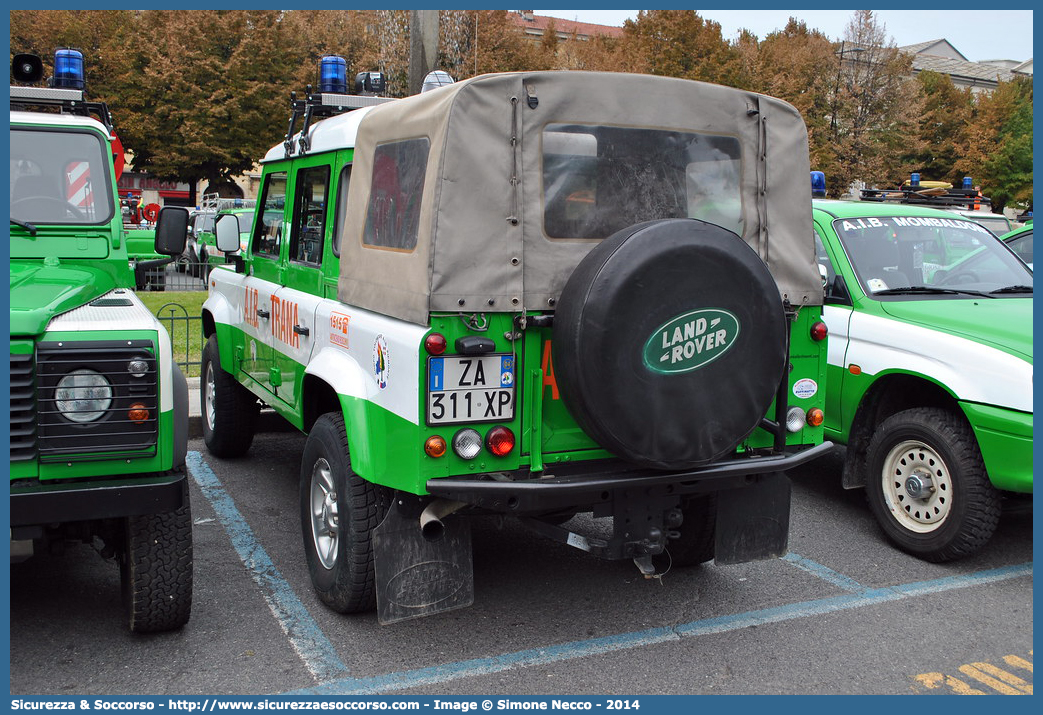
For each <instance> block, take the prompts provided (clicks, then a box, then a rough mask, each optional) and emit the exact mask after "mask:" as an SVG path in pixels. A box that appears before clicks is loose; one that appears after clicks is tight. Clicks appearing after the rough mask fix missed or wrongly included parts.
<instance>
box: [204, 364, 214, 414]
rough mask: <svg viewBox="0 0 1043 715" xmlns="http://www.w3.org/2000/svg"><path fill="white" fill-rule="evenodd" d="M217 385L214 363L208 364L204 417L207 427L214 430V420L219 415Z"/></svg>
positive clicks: (205, 382)
mask: <svg viewBox="0 0 1043 715" xmlns="http://www.w3.org/2000/svg"><path fill="white" fill-rule="evenodd" d="M216 399H217V385H216V384H215V382H214V363H212V362H208V363H207V364H206V378H205V381H204V384H203V407H204V409H203V415H204V416H205V417H206V426H207V427H209V428H210V429H211V430H212V429H214V418H215V415H216V413H217V407H216Z"/></svg>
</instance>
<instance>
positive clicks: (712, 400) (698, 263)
mask: <svg viewBox="0 0 1043 715" xmlns="http://www.w3.org/2000/svg"><path fill="white" fill-rule="evenodd" d="M553 330H554V333H553V341H554V342H553V350H552V360H553V367H554V374H555V378H556V381H557V385H558V389H559V392H560V395H561V399H562V400H563V401H564V402H565V406H566V407H567V408H568V410H569V412H570V413H571V414H572V416H573V418H574V419H575V420H576V422H577V424H578V425H579V426H580V427H581V428H582V429H583V430H584V431H585V432H586V433H587V434H588V435H589V436H590V437H591V438H593V439H594V440H595V441H596V442H597V443H598V444H600V445H601V446H602V447H604V448H605V449H607V450H609V451H610V452H612V453H613V454H616V455H618V456H620V457H623V458H624V459H627V460H629V461H631V462H634V463H636V464H639V465H642V466H647V467H655V468H660V469H684V468H689V467H694V466H698V465H700V464H705V463H707V462H710V461H712V460H715V459H719V458H721V457H723V456H725V455H727V454H728V453H730V452H733V451H734V450H735V448H736V447H737V446H738V445H739V444H740V443H741V442H742V441H743V440H744V439H745V438H746V437H747V436H749V434H750V433H751V432H752V431H753V430H754V429H755V428H756V427H757V425H758V424H759V423H760V420H761V418H763V417H765V416H766V415H767V411H768V408H769V407H770V405H771V402H772V400H773V399H774V397H775V393H776V391H777V390H778V386H779V382H780V381H781V380H782V377H783V374H784V371H785V369H786V366H787V363H788V360H787V325H786V318H785V313H784V310H783V306H782V299H781V297H780V295H779V290H778V287H777V286H776V284H775V280H774V279H773V278H772V276H771V273H769V271H768V269H767V266H765V265H764V262H763V261H761V259H760V257H759V256H758V255H757V253H756V252H755V251H754V250H753V249H752V248H750V246H748V245H747V244H746V242H745V241H743V240H742V239H741V238H739V237H738V236H736V235H735V234H734V233H732V232H730V231H728V230H726V229H723V228H721V227H720V226H716V225H714V224H710V223H706V222H704V221H699V220H696V219H670V220H663V221H650V222H646V223H642V224H637V225H635V226H631V227H630V228H627V229H624V230H622V231H619V232H618V233H616V234H614V235H612V236H610V237H609V238H607V239H605V240H604V241H602V242H601V243H600V244H599V245H598V246H597V247H596V248H594V249H593V250H592V251H591V252H590V253H589V254H587V256H586V257H585V258H584V259H583V261H581V262H580V264H579V266H577V268H576V270H575V271H574V272H573V274H572V275H571V276H570V278H569V280H568V282H567V283H566V285H565V288H564V289H563V290H562V293H561V296H560V299H559V301H558V306H557V310H556V311H555V316H554V328H553Z"/></svg>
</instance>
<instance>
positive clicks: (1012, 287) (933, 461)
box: [814, 200, 1032, 561]
mask: <svg viewBox="0 0 1043 715" xmlns="http://www.w3.org/2000/svg"><path fill="white" fill-rule="evenodd" d="M814 207H815V208H814V216H815V232H816V242H817V248H818V256H819V266H820V270H821V272H822V276H823V280H824V282H825V284H826V306H825V310H824V319H825V321H826V324H827V325H828V326H829V333H830V341H829V381H828V390H827V395H828V404H827V406H826V422H825V427H826V435H827V436H828V437H829V438H830V439H832V440H835V441H836V442H839V443H842V444H846V445H847V446H848V447H847V455H846V460H845V464H844V473H843V483H844V486H845V487H847V488H855V487H865V488H866V491H867V496H868V498H869V504H870V507H871V508H872V511H873V514H874V515H875V516H876V518H877V520H878V521H879V522H880V525H881V526H882V527H883V530H884V532H885V533H886V534H887V536H888V537H889V538H890V539H891V540H892V541H893V542H894V543H895V544H896V545H897V546H899V547H900V548H902V549H904V550H905V551H907V552H909V553H912V554H915V555H917V556H920V557H922V558H924V559H927V560H930V561H946V560H950V559H955V558H959V557H961V556H965V555H967V554H970V553H973V552H974V551H976V550H978V549H980V548H981V547H982V546H983V545H984V544H985V543H986V542H987V541H988V540H989V537H991V536H992V533H993V532H994V531H995V529H996V526H997V523H998V521H999V517H1000V511H1001V506H1000V505H1001V495H1003V494H1004V493H1008V494H1021V495H1026V494H1031V493H1032V272H1031V271H1030V270H1029V269H1028V267H1027V266H1026V265H1025V264H1024V263H1023V262H1022V261H1021V260H1019V259H1018V257H1017V256H1016V255H1015V254H1014V253H1013V252H1012V251H1011V250H1010V249H1009V248H1008V247H1007V246H1005V245H1004V244H1003V242H1001V241H1000V240H998V239H997V238H996V237H995V236H993V235H992V234H991V233H989V232H988V231H987V230H986V229H985V228H983V227H982V226H981V225H979V224H978V223H976V222H974V221H970V220H967V219H962V218H959V217H957V216H955V215H953V214H952V213H951V212H949V211H944V210H939V209H933V208H927V207H923V206H912V205H903V204H890V203H874V202H869V201H861V202H840V201H824V200H823V201H816V202H815V203H814Z"/></svg>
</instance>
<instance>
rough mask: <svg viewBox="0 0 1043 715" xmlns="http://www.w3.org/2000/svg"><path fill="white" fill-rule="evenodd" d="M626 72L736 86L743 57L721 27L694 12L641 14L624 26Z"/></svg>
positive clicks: (623, 44)
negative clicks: (722, 31) (726, 37)
mask: <svg viewBox="0 0 1043 715" xmlns="http://www.w3.org/2000/svg"><path fill="white" fill-rule="evenodd" d="M621 44H622V56H623V57H624V58H625V59H624V67H623V69H624V70H625V71H628V72H641V73H644V74H656V75H664V76H667V77H681V78H684V79H695V80H702V81H704V82H715V83H717V84H728V85H732V84H734V80H735V79H736V78H737V77H739V76H740V75H741V63H740V60H739V54H738V52H737V51H736V50H735V48H734V47H732V46H731V45H730V44H729V43H728V42H727V41H726V40H725V39H724V38H723V37H722V36H721V26H720V24H719V23H716V22H713V21H711V20H704V19H703V18H701V17H700V16H699V15H698V14H697V13H696V12H695V11H694V10H639V11H638V13H637V19H636V20H627V21H626V22H624V23H623V40H622V43H621Z"/></svg>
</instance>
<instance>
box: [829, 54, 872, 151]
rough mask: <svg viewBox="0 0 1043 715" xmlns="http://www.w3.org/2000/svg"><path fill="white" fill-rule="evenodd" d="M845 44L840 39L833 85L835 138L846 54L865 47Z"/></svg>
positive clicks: (832, 126) (832, 120) (830, 121)
mask: <svg viewBox="0 0 1043 715" xmlns="http://www.w3.org/2000/svg"><path fill="white" fill-rule="evenodd" d="M844 45H845V41H844V40H841V41H840V52H839V53H837V56H838V57H839V58H840V59H839V61H838V62H837V81H836V86H834V87H833V111H832V117H831V118H830V120H829V128H830V131H831V132H832V133H833V138H834V139H836V138H837V105H838V104H839V102H840V78H841V77H842V76H843V74H844V55H845V54H846V53H852V54H854V53H856V52H862V51H863V50H864V49H865V48H863V47H852V48H851V49H847V48H845V47H844Z"/></svg>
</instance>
